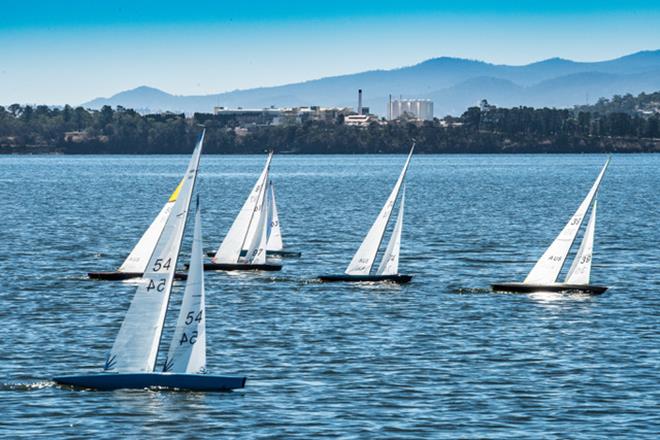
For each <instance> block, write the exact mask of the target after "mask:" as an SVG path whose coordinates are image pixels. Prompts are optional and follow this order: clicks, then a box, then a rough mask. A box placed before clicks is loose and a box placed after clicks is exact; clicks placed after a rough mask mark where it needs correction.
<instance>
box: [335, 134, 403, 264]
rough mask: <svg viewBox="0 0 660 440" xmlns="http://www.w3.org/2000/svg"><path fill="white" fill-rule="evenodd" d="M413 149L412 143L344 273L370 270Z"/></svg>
mask: <svg viewBox="0 0 660 440" xmlns="http://www.w3.org/2000/svg"><path fill="white" fill-rule="evenodd" d="M414 149H415V146H414V145H413V147H412V148H411V149H410V153H409V154H408V158H407V159H406V163H405V165H404V166H403V169H402V170H401V174H400V175H399V179H398V180H397V181H396V184H395V185H394V189H392V193H391V194H390V196H389V197H388V199H387V201H386V202H385V205H384V206H383V208H382V209H381V211H380V214H378V217H377V218H376V221H375V222H374V224H373V225H372V226H371V229H369V232H368V233H367V235H366V237H364V240H363V241H362V244H361V245H360V247H359V249H358V250H357V252H355V255H353V259H352V260H351V263H350V264H349V265H348V267H347V268H346V273H347V274H348V275H368V274H369V272H371V267H372V266H373V264H374V260H375V259H376V254H377V253H378V248H379V247H380V242H381V241H382V240H383V235H384V234H385V229H386V228H387V223H388V221H389V219H390V216H391V215H392V209H393V208H394V203H395V202H396V199H397V196H398V195H399V189H400V188H401V185H402V184H403V179H404V178H405V177H406V171H407V170H408V164H409V163H410V158H411V157H412V154H413V150H414Z"/></svg>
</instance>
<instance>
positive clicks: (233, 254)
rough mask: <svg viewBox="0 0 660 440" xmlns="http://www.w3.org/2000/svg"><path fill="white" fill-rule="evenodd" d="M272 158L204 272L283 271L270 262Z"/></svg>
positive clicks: (280, 267)
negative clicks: (269, 185) (267, 251)
mask: <svg viewBox="0 0 660 440" xmlns="http://www.w3.org/2000/svg"><path fill="white" fill-rule="evenodd" d="M272 158H273V153H270V154H268V159H266V165H265V166H264V169H263V171H262V172H261V175H260V176H259V179H257V182H256V183H255V185H254V187H253V188H252V191H251V192H250V195H249V196H248V198H247V200H246V201H245V203H244V204H243V207H242V208H241V210H240V211H239V213H238V215H237V216H236V218H235V219H234V223H232V225H231V228H229V232H227V235H226V236H225V239H224V240H223V241H222V243H221V244H220V247H219V248H218V250H217V252H216V253H215V255H214V256H213V258H212V259H211V263H207V264H205V265H204V269H206V270H228V271H232V270H266V271H276V270H280V269H282V264H281V263H279V262H274V261H269V260H267V258H266V257H267V255H266V254H267V253H266V248H267V245H268V230H269V201H268V199H269V191H268V182H269V181H270V179H269V172H270V162H271V160H272Z"/></svg>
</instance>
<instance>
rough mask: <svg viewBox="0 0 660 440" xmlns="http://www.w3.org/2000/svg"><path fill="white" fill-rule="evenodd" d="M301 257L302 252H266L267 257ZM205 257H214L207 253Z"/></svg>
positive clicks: (211, 253) (244, 252) (242, 255)
mask: <svg viewBox="0 0 660 440" xmlns="http://www.w3.org/2000/svg"><path fill="white" fill-rule="evenodd" d="M245 255H247V251H243V252H241V257H244V256H245ZM301 255H302V252H294V251H266V256H267V257H282V258H298V257H300V256H301ZM206 256H207V257H215V252H213V251H208V252H207V253H206Z"/></svg>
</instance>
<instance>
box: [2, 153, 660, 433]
mask: <svg viewBox="0 0 660 440" xmlns="http://www.w3.org/2000/svg"><path fill="white" fill-rule="evenodd" d="M264 159H265V157H256V156H250V157H247V156H246V157H219V156H206V157H203V158H202V172H201V181H200V184H199V190H200V194H201V196H202V202H203V204H204V216H203V220H204V235H205V242H206V247H207V248H214V247H216V246H217V245H218V244H219V242H220V240H221V238H222V237H223V236H224V234H225V232H226V230H227V229H228V227H229V225H230V223H231V221H232V220H233V217H234V216H235V214H236V212H237V210H238V209H239V207H240V205H241V204H242V202H243V199H244V198H245V196H246V195H247V193H248V191H249V189H250V188H251V186H252V185H253V183H254V181H255V180H256V178H257V175H258V173H259V172H260V170H261V167H262V166H263V162H264ZM187 161H188V158H187V157H183V156H180V157H95V156H91V157H54V156H51V157H16V156H14V157H7V156H5V157H0V191H1V192H0V194H1V202H0V203H1V205H0V206H1V207H2V239H1V240H0V274H2V277H1V278H0V283H1V284H0V285H1V288H0V305H1V309H0V373H1V374H2V378H1V380H0V409H1V410H2V412H3V414H2V417H0V435H6V436H7V437H14V436H31V437H38V436H39V435H43V436H48V437H55V438H61V437H66V436H92V435H93V436H95V437H100V438H113V439H114V438H123V437H141V438H144V437H146V436H154V437H155V436H159V437H168V438H199V437H202V436H204V437H211V436H214V437H219V436H226V437H271V436H272V437H283V438H293V437H299V438H319V437H337V436H342V437H347V438H365V437H380V438H383V437H390V438H419V437H434V438H498V437H507V438H511V437H515V438H521V437H526V438H541V437H544V438H577V439H582V438H603V437H619V438H642V437H647V438H653V437H657V435H658V434H660V343H659V341H660V336H659V335H660V324H659V322H660V319H659V317H660V297H659V294H660V276H659V275H658V262H659V261H660V250H659V243H660V231H659V229H658V213H659V209H658V206H659V205H660V195H659V189H660V156H658V155H631V156H614V157H613V160H612V164H611V166H610V169H609V170H608V172H607V174H606V176H605V179H604V182H603V186H602V189H601V193H600V196H599V210H598V214H599V216H598V222H597V226H596V249H595V257H594V260H595V263H594V267H593V272H592V281H593V282H594V283H598V284H604V285H607V286H610V290H608V291H607V292H606V293H605V294H604V295H603V296H600V297H593V298H592V297H586V296H580V295H573V296H562V295H552V294H536V295H506V294H492V293H489V291H488V290H487V286H488V284H489V283H490V282H493V281H507V280H522V279H523V278H524V276H525V274H526V273H527V272H528V271H529V270H530V269H531V267H532V265H533V263H534V262H535V261H536V259H537V258H538V257H539V256H540V255H541V253H542V252H543V250H544V249H545V247H546V246H547V245H548V244H549V243H550V242H551V241H552V240H553V239H554V237H555V235H556V234H557V233H558V232H559V231H560V230H561V228H562V227H563V225H564V223H565V222H566V221H567V220H568V218H569V217H570V215H571V214H572V213H573V212H574V210H575V209H576V208H577V206H578V204H579V203H580V201H581V200H582V198H583V197H584V195H585V194H586V192H587V191H588V189H589V187H590V186H591V184H592V182H593V180H594V179H595V177H596V175H597V174H598V171H599V169H600V167H601V166H602V164H603V163H604V161H605V157H603V156H590V155H573V156H560V155H549V156H417V157H415V158H414V159H413V162H412V164H411V168H410V173H409V180H408V191H407V206H406V218H405V224H404V236H403V245H402V260H401V270H402V271H403V272H406V273H411V274H413V275H414V276H415V278H414V279H413V282H412V283H411V284H409V285H406V286H403V287H400V286H357V285H344V284H319V283H316V282H314V281H313V280H312V279H313V278H314V277H315V276H316V275H318V274H320V273H329V272H339V273H340V272H342V271H343V270H344V268H345V267H346V265H347V264H348V262H349V261H350V258H351V255H352V253H353V252H354V251H355V249H356V248H357V246H358V245H359V243H360V241H361V239H362V237H363V235H364V234H365V233H366V231H367V229H368V227H369V226H370V224H371V222H372V221H373V219H374V218H375V216H376V214H377V212H378V211H379V210H380V208H381V205H382V203H383V202H384V201H385V198H386V197H387V195H388V194H389V191H390V189H391V186H392V185H393V183H394V180H395V179H396V176H397V175H398V172H399V170H400V167H401V165H402V164H403V161H404V157H403V156H324V157H318V156H317V157H300V156H298V157H296V156H279V157H275V159H274V160H273V166H272V176H273V180H274V182H275V184H276V188H277V196H278V203H279V208H280V214H281V221H282V224H283V234H284V240H285V243H286V245H287V246H288V247H290V248H291V249H295V250H300V251H302V252H303V257H302V258H301V259H298V260H295V259H294V260H286V262H285V266H284V269H283V270H282V272H280V273H275V274H242V275H228V274H224V273H207V276H206V281H207V301H208V309H207V310H208V318H207V319H208V321H207V323H208V324H207V325H208V330H207V331H208V344H209V353H208V368H209V370H210V371H211V372H213V373H217V374H245V375H247V376H248V378H249V379H248V384H247V387H246V388H245V389H244V390H242V391H239V392H233V393H188V392H157V391H116V392H93V391H73V390H69V389H62V388H58V387H56V386H54V385H53V383H52V382H50V381H49V378H51V377H52V376H55V375H61V374H74V373H82V372H92V371H98V369H99V368H100V367H101V366H102V364H103V360H104V356H105V353H106V352H107V351H108V350H109V349H110V347H111V345H112V342H113V340H114V337H115V335H116V332H117V330H118V329H119V325H120V323H121V320H122V318H123V316H124V313H125V311H126V309H127V307H128V304H129V302H130V300H131V298H132V295H133V293H134V290H135V288H134V286H132V285H131V284H129V283H121V282H95V281H90V280H87V279H86V277H85V273H86V272H87V271H90V270H111V269H113V268H115V267H116V266H118V265H119V264H120V263H121V262H122V260H123V258H124V257H125V256H126V254H127V252H128V251H129V250H130V249H131V248H132V246H133V245H134V244H135V242H136V241H137V239H138V238H139V236H140V235H141V234H142V232H143V231H144V229H145V228H146V226H147V225H148V224H149V223H150V222H151V220H152V218H153V217H154V216H155V215H156V213H157V212H158V211H159V210H160V208H161V206H162V204H163V203H164V201H165V199H166V197H167V195H168V194H169V193H170V192H171V191H172V189H173V188H174V186H176V184H177V182H178V180H179V178H180V175H181V173H182V172H183V170H184V169H185V166H186V164H187ZM184 246H185V247H184V250H186V251H187V250H188V249H189V248H188V246H189V245H188V244H187V243H186V244H185V245H184ZM181 290H182V289H181V288H178V289H176V290H175V293H174V296H173V301H172V304H173V305H174V306H176V304H178V302H179V300H180V294H181ZM170 318H172V319H173V316H172V315H170ZM172 319H170V320H169V321H168V322H169V324H172ZM164 340H169V339H167V338H165V339H164Z"/></svg>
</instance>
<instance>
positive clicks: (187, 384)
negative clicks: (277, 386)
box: [53, 373, 247, 391]
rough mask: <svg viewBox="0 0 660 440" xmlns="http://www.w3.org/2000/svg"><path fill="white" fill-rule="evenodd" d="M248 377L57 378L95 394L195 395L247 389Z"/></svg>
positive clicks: (115, 375) (143, 375) (122, 375)
mask: <svg viewBox="0 0 660 440" xmlns="http://www.w3.org/2000/svg"><path fill="white" fill-rule="evenodd" d="M246 379H247V378H245V377H227V376H213V375H210V374H173V373H99V374H89V375H82V376H62V377H55V378H53V381H54V382H56V383H58V384H60V385H68V386H72V387H77V388H92V389H96V390H119V389H144V388H169V389H179V390H193V391H229V390H234V389H237V388H243V387H244V386H245V381H246Z"/></svg>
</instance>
